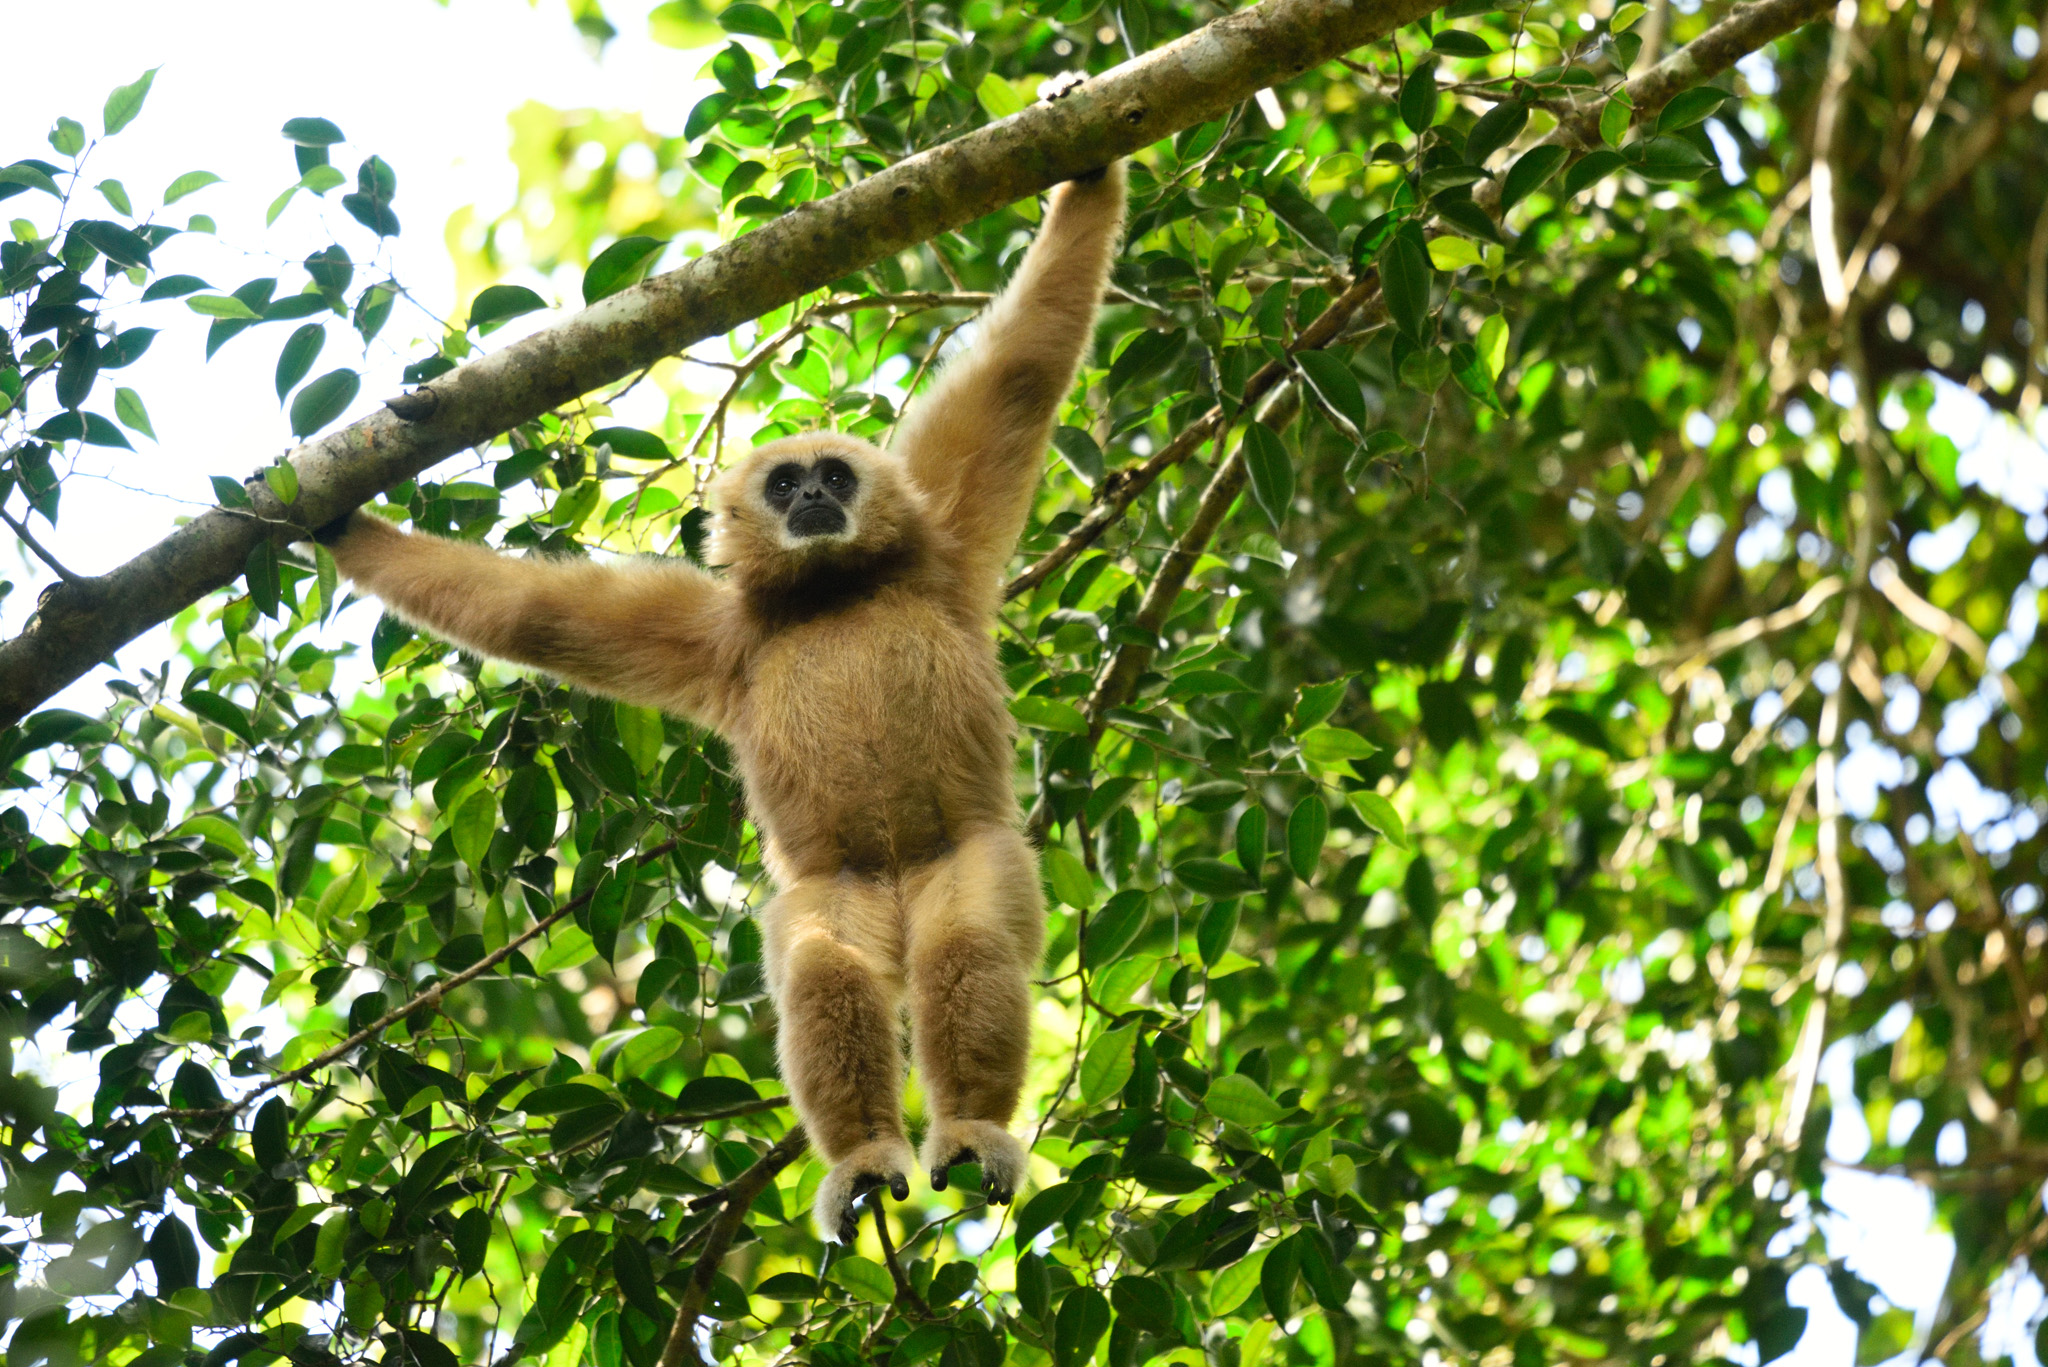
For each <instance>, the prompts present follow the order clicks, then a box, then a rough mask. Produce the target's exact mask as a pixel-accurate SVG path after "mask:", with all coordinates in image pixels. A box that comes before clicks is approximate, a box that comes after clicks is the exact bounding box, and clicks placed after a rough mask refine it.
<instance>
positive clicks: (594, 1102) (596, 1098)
mask: <svg viewBox="0 0 2048 1367" xmlns="http://www.w3.org/2000/svg"><path fill="white" fill-rule="evenodd" d="M617 1105H618V1102H617V1101H615V1100H614V1099H613V1098H612V1095H611V1093H609V1092H606V1091H604V1090H602V1089H601V1088H597V1087H593V1086H591V1085H590V1084H589V1083H587V1082H564V1083H561V1084H559V1085H557V1086H553V1087H536V1088H534V1089H533V1090H532V1091H530V1092H528V1093H527V1094H526V1095H525V1096H524V1097H523V1098H521V1099H520V1101H519V1102H518V1109H519V1110H521V1111H524V1112H525V1113H526V1114H528V1115H567V1114H569V1113H570V1112H571V1111H582V1110H588V1109H589V1108H590V1107H592V1106H617Z"/></svg>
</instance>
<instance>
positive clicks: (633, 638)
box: [315, 512, 736, 722]
mask: <svg viewBox="0 0 2048 1367" xmlns="http://www.w3.org/2000/svg"><path fill="white" fill-rule="evenodd" d="M315 535H316V537H317V539H318V540H319V541H320V542H321V543H322V544H323V545H325V546H326V547H327V548H328V549H329V550H330V551H331V552H333V555H334V562H335V564H336V565H337V566H338V567H339V568H340V570H341V572H342V573H343V574H345V575H347V576H348V577H349V578H350V579H352V580H354V581H355V583H356V586H357V587H358V588H361V589H364V590H367V591H368V592H370V593H373V594H375V595H376V596H377V597H378V598H381V599H382V600H383V601H384V604H385V606H386V607H388V608H389V609H390V610H391V612H392V613H393V614H394V615H395V616H397V617H400V618H402V619H404V620H405V621H407V622H410V623H412V624H413V625H414V626H417V627H423V628H425V629H426V630H428V631H431V632H433V633H435V634H436V635H438V636H441V637H443V638H445V639H447V640H449V641H453V642H454V643H455V644H456V645H458V646H461V647H462V648H463V649H465V650H470V651H474V652H475V653H477V654H479V655H488V656H491V657H492V658H494V659H499V660H507V661H510V662H511V663H513V664H519V665H529V666H531V667H533V668H535V669H538V670H541V671H543V672H544V673H547V674H551V675H553V676H555V677H556V678H559V679H562V680H564V681H565V682H568V683H572V684H575V685H577V686H578V687H581V688H584V689H588V690H589V691H590V692H592V693H600V694H603V695H605V696H606V697H611V698H617V699H620V700H621V701H624V702H628V703H633V704H636V705H638V706H642V707H658V708H662V709H664V710H667V711H671V712H678V713H682V714H685V715H688V716H690V717H691V718H693V719H695V720H699V721H706V722H709V721H711V720H712V719H713V718H714V717H715V716H716V715H717V714H718V713H719V712H720V711H721V710H722V709H721V708H720V702H721V698H722V693H721V689H722V684H721V681H722V680H726V679H729V678H730V677H731V671H730V669H728V668H721V667H720V661H719V659H718V658H717V657H718V656H719V654H721V653H722V652H724V651H728V650H731V649H732V648H733V645H732V643H733V642H734V640H735V639H736V633H734V632H733V631H732V630H731V626H730V624H731V620H732V616H733V612H732V607H733V596H732V593H731V591H730V590H729V589H727V588H726V587H725V586H724V585H723V584H722V583H720V582H719V581H718V580H717V579H714V578H712V577H711V576H710V575H708V574H706V573H705V572H704V571H702V570H700V569H698V568H697V567H696V566H694V565H691V564H688V563H685V562H682V561H677V560H666V561H662V562H659V563H654V564H647V565H639V564H626V565H600V564H595V563H593V562H590V561H587V560H566V559H541V558H537V557H534V558H520V557H515V556H511V555H504V554H501V553H499V552H497V551H494V550H491V549H490V548H489V547H487V546H480V545H476V544H474V543H471V542H465V541H450V540H447V539H446V538H443V537H438V536H428V535H425V534H423V533H417V532H414V533H408V532H403V531H400V530H399V529H398V528H396V527H394V526H392V525H391V524H390V523H389V522H386V521H385V520H384V519H383V518H381V517H377V516H375V515H373V514H369V513H361V512H358V513H354V514H352V515H350V516H349V517H347V518H344V519H341V520H340V521H339V522H338V523H336V524H331V525H330V526H329V527H323V528H321V529H320V531H319V532H318V533H316V534H315Z"/></svg>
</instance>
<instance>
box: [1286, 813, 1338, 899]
mask: <svg viewBox="0 0 2048 1367" xmlns="http://www.w3.org/2000/svg"><path fill="white" fill-rule="evenodd" d="M1329 834H1330V809H1329V808H1328V807H1326V806H1324V805H1323V798H1322V795H1321V794H1320V793H1310V794H1309V795H1308V796H1307V797H1304V798H1303V799H1302V800H1301V801H1299V802H1297V803H1295V804H1294V811H1293V812H1292V813H1290V814H1289V815H1288V817H1287V862H1288V863H1289V864H1290V865H1292V866H1293V868H1294V876H1295V877H1297V878H1299V879H1300V880H1301V881H1302V882H1304V883H1308V882H1313V881H1314V880H1315V875H1316V867H1317V865H1318V864H1320V863H1321V862H1322V855H1323V842H1324V841H1325V840H1326V839H1328V838H1329Z"/></svg>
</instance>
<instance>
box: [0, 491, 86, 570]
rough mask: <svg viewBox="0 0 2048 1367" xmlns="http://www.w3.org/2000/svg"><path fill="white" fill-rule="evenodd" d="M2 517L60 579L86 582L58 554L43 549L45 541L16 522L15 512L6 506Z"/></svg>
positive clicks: (2, 509) (0, 513)
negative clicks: (36, 537) (9, 510)
mask: <svg viewBox="0 0 2048 1367" xmlns="http://www.w3.org/2000/svg"><path fill="white" fill-rule="evenodd" d="M0 519H4V520H5V521H6V523H7V525H8V526H10V527H12V528H13V529H14V534H15V535H16V536H18V537H20V538H21V541H22V544H23V545H25V546H27V547H28V548H29V549H30V550H32V551H34V552H35V553H36V559H38V560H40V561H42V562H43V563H44V564H45V565H48V566H49V567H50V569H51V571H52V572H53V573H55V574H56V576H57V577H58V578H59V579H62V580H63V581H64V582H65V583H67V584H83V583H84V582H85V580H84V579H83V578H82V577H81V576H79V575H76V574H73V573H72V572H71V571H70V570H67V569H65V568H64V562H63V561H61V560H59V559H58V558H57V557H56V556H54V555H51V554H50V553H49V552H48V551H47V550H45V549H43V543H42V542H40V541H38V540H36V539H35V537H34V536H33V535H32V534H31V533H30V532H29V529H28V528H27V527H25V526H23V525H22V524H21V523H19V522H16V521H15V520H14V514H12V513H10V512H8V511H7V510H6V509H5V508H0Z"/></svg>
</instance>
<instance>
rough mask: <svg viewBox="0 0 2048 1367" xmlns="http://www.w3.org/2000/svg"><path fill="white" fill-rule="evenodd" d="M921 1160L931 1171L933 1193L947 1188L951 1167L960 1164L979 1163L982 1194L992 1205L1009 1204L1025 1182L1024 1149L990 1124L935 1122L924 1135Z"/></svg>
mask: <svg viewBox="0 0 2048 1367" xmlns="http://www.w3.org/2000/svg"><path fill="white" fill-rule="evenodd" d="M923 1158H924V1162H925V1166H926V1167H927V1168H929V1169H931V1175H932V1189H933V1190H935V1191H944V1190H945V1189H946V1184H947V1182H948V1181H950V1180H951V1171H950V1170H951V1169H952V1168H954V1167H957V1166H958V1165H959V1164H962V1163H979V1164H980V1165H981V1194H982V1195H983V1196H985V1197H987V1198H988V1201H989V1203H990V1204H991V1205H998V1206H1006V1205H1008V1204H1009V1203H1010V1202H1011V1200H1012V1199H1014V1198H1015V1197H1016V1195H1017V1188H1018V1186H1019V1185H1021V1184H1022V1182H1023V1180H1024V1165H1025V1155H1024V1146H1023V1145H1022V1144H1020V1143H1018V1142H1017V1139H1016V1136H1014V1135H1012V1134H1011V1133H1010V1132H1009V1131H1008V1130H1006V1129H1004V1128H1003V1127H1002V1126H1000V1125H997V1124H995V1123H994V1122H992V1121H987V1120H942V1121H940V1122H938V1123H937V1124H935V1125H933V1126H932V1130H931V1133H930V1134H928V1135H926V1136H925V1139H924V1153H923Z"/></svg>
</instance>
